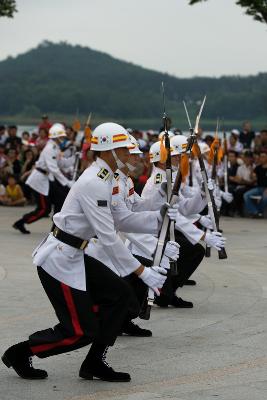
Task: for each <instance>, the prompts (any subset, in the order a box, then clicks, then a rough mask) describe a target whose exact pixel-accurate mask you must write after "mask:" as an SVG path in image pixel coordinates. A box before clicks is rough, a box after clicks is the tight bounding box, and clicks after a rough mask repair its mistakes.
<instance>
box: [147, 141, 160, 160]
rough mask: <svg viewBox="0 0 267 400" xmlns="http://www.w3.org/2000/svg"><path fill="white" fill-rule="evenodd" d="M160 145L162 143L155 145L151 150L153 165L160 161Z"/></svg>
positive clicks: (150, 157) (150, 156) (150, 155)
mask: <svg viewBox="0 0 267 400" xmlns="http://www.w3.org/2000/svg"><path fill="white" fill-rule="evenodd" d="M160 145H161V141H158V142H156V143H153V144H152V146H151V147H150V149H149V159H150V162H151V163H155V162H158V161H160Z"/></svg>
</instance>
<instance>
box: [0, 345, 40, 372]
mask: <svg viewBox="0 0 267 400" xmlns="http://www.w3.org/2000/svg"><path fill="white" fill-rule="evenodd" d="M32 355H33V354H32V352H31V349H30V346H29V342H28V341H27V342H21V343H18V344H15V345H14V346H11V347H9V349H7V351H6V352H5V354H4V355H3V357H2V361H3V363H4V364H5V365H6V366H7V367H8V368H10V367H12V368H13V369H14V370H15V371H16V373H17V374H18V375H19V376H20V377H21V378H23V379H45V378H47V376H48V375H47V372H46V371H44V370H42V369H35V368H33V366H32V363H31V356H32Z"/></svg>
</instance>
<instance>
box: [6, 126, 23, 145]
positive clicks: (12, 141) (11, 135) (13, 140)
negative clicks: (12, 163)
mask: <svg viewBox="0 0 267 400" xmlns="http://www.w3.org/2000/svg"><path fill="white" fill-rule="evenodd" d="M17 131H18V128H17V126H16V125H9V127H8V130H7V132H8V138H7V139H6V142H5V146H6V149H16V150H17V151H19V150H20V148H21V144H22V140H21V138H20V137H18V136H17Z"/></svg>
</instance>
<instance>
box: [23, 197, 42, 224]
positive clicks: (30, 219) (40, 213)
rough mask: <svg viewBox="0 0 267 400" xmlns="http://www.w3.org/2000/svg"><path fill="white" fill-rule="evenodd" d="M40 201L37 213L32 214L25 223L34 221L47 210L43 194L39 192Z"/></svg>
mask: <svg viewBox="0 0 267 400" xmlns="http://www.w3.org/2000/svg"><path fill="white" fill-rule="evenodd" d="M40 203H41V209H40V210H39V211H38V213H37V214H35V215H32V216H31V217H30V218H29V219H28V220H27V221H26V223H27V224H30V223H31V222H34V221H36V220H37V219H39V218H40V217H42V216H43V215H44V214H45V213H46V210H47V205H46V201H45V197H44V195H43V194H40Z"/></svg>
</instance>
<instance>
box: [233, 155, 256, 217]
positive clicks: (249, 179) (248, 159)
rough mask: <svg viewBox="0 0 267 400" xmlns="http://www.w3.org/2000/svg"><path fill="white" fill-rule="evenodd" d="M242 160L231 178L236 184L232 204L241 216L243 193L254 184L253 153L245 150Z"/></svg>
mask: <svg viewBox="0 0 267 400" xmlns="http://www.w3.org/2000/svg"><path fill="white" fill-rule="evenodd" d="M243 161H244V163H243V164H242V165H240V166H239V167H238V169H237V172H236V176H235V177H232V178H231V182H232V183H236V184H237V186H236V188H235V190H234V192H233V195H234V206H235V209H236V211H237V213H238V214H239V215H240V216H241V217H242V216H243V215H244V213H243V195H244V193H246V192H247V191H248V190H250V189H251V188H252V187H253V186H254V184H255V177H254V174H253V161H254V160H253V153H252V152H251V151H246V152H245V153H244V154H243Z"/></svg>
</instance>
